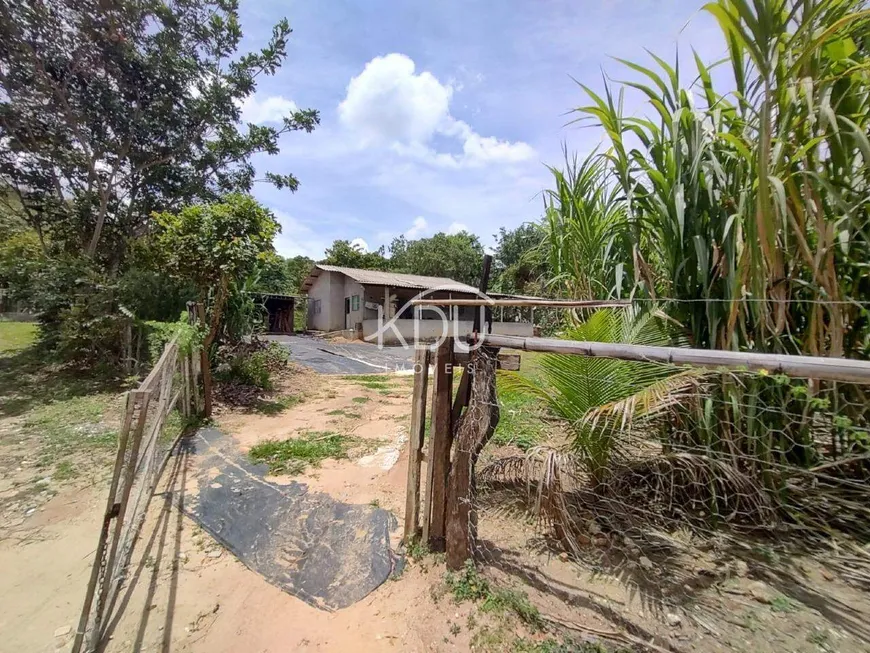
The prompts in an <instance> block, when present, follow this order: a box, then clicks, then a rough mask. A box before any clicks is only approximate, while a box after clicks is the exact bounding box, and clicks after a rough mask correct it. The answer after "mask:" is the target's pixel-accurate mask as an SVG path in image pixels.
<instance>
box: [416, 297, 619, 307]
mask: <svg viewBox="0 0 870 653" xmlns="http://www.w3.org/2000/svg"><path fill="white" fill-rule="evenodd" d="M410 304H411V306H490V307H492V306H521V307H530V306H531V307H535V306H544V307H551V308H628V307H629V306H631V302H629V301H626V300H622V299H611V300H599V299H592V300H585V299H584V300H580V299H545V298H538V297H535V298H530V299H449V298H444V299H433V298H431V297H427V298H425V299H422V298H420V299H412V300H411V302H410Z"/></svg>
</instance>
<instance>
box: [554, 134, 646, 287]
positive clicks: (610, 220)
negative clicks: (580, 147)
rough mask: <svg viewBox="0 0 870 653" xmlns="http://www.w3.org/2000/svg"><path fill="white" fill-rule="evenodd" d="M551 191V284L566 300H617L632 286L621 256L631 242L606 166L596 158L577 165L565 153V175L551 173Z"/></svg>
mask: <svg viewBox="0 0 870 653" xmlns="http://www.w3.org/2000/svg"><path fill="white" fill-rule="evenodd" d="M550 172H551V173H552V174H553V178H554V181H555V186H556V187H555V188H554V189H553V190H548V191H546V192H545V193H544V209H545V213H544V225H545V230H544V233H545V238H544V241H543V243H542V245H541V249H542V251H543V254H544V256H545V259H546V261H547V263H548V265H549V269H550V272H551V276H550V279H549V284H550V286H551V287H554V288H555V290H556V291H557V292H560V293H562V294H565V295H567V296H569V297H577V298H581V299H595V298H601V297H605V298H607V297H611V296H615V297H619V296H621V295H622V293H623V290H624V288H626V287H629V285H630V281H631V279H630V273H631V268H630V267H629V268H628V269H626V264H625V259H626V256H625V254H626V253H627V252H630V251H631V250H630V244H629V243H630V239H629V234H628V231H627V226H628V223H627V221H626V219H625V211H624V207H623V206H622V204H621V203H620V202H619V201H618V197H617V192H618V188H617V187H616V186H614V185H613V184H608V183H607V169H606V166H605V161H604V160H603V159H602V158H600V157H599V156H597V155H596V153H595V152H593V153H592V154H590V155H589V156H587V157H586V158H585V159H584V160H583V161H579V162H578V159H577V157H576V156H573V157H571V156H569V155H568V153H567V151H566V152H565V170H564V172H563V171H561V170H559V169H558V168H555V167H550Z"/></svg>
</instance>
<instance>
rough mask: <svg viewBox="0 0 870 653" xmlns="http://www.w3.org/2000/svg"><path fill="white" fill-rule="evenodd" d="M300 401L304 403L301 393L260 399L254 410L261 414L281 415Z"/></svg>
mask: <svg viewBox="0 0 870 653" xmlns="http://www.w3.org/2000/svg"><path fill="white" fill-rule="evenodd" d="M300 403H302V397H300V396H299V395H285V396H283V397H278V398H277V399H260V400H258V401H257V402H256V403H255V404H254V405H253V411H254V412H255V413H260V414H261V415H279V414H280V413H283V412H284V411H285V410H287V409H288V408H292V407H293V406H295V405H297V404H300Z"/></svg>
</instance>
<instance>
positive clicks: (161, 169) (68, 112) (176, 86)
mask: <svg viewBox="0 0 870 653" xmlns="http://www.w3.org/2000/svg"><path fill="white" fill-rule="evenodd" d="M237 5H238V3H237V0H189V1H186V2H171V1H170V2H117V3H110V4H107V3H104V2H101V1H99V0H46V1H43V2H38V3H24V2H22V3H19V2H15V3H9V2H3V3H0V71H2V74H0V176H2V181H3V183H4V185H5V186H7V187H8V188H9V189H10V191H11V192H12V194H13V195H14V197H15V198H16V199H17V200H18V202H19V203H20V204H21V206H22V207H23V215H24V217H25V219H26V220H27V222H28V223H29V224H30V225H31V226H32V227H33V228H34V229H35V231H36V232H37V234H38V236H39V238H40V240H41V241H42V243H43V246H45V245H46V242H47V241H50V242H51V243H52V244H53V245H54V246H55V247H56V248H58V249H61V250H63V251H65V252H67V253H72V254H84V255H86V256H88V257H91V258H93V257H99V258H100V259H101V260H105V262H106V263H108V264H109V266H110V267H113V268H117V266H118V263H119V262H121V261H122V260H123V257H124V254H125V252H126V248H127V245H128V241H129V239H130V238H131V237H136V236H139V235H141V234H143V233H145V232H147V230H148V229H149V227H150V216H151V214H152V213H153V212H154V211H167V210H172V209H177V208H179V207H181V206H183V205H184V204H187V203H195V202H203V201H214V200H216V199H218V198H220V197H221V196H222V195H225V194H227V193H232V192H248V191H250V189H251V187H252V184H253V183H254V182H255V181H260V180H264V181H270V182H272V183H274V184H275V185H277V186H279V187H282V188H288V189H290V190H296V188H297V186H298V181H297V179H296V178H295V177H294V176H293V175H290V174H284V175H277V174H272V173H268V172H266V173H262V174H259V175H258V174H257V172H256V170H255V168H254V166H253V165H252V163H251V157H252V155H254V154H256V153H267V154H276V153H277V152H278V139H279V137H280V136H281V135H282V134H284V133H287V132H292V131H299V130H303V131H311V130H312V129H314V127H315V126H316V125H317V123H318V122H319V116H318V113H317V111H314V110H297V111H293V112H291V113H289V114H288V115H287V116H285V117H284V118H283V120H282V121H281V122H280V124H278V125H276V126H271V125H255V124H247V125H241V124H240V120H241V117H242V113H241V106H242V103H243V101H244V100H245V99H246V98H248V97H249V96H251V94H253V92H254V91H255V89H256V85H257V78H258V77H259V76H261V75H271V74H274V73H275V71H276V70H278V68H279V67H280V66H281V64H282V62H283V60H284V58H285V56H286V45H287V40H288V38H289V36H290V33H291V30H290V26H289V24H288V22H287V20H286V19H285V20H281V21H280V22H279V23H278V24H277V25H275V27H274V29H273V31H272V36H271V38H270V39H269V42H268V43H267V44H266V45H265V46H264V47H263V48H262V49H261V50H259V51H255V52H249V53H246V54H243V55H242V56H240V57H237V58H235V59H233V58H232V57H233V55H234V54H235V53H236V51H237V49H238V47H239V44H240V42H241V39H242V30H241V26H240V24H239V19H238V12H237Z"/></svg>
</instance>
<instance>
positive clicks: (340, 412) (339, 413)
mask: <svg viewBox="0 0 870 653" xmlns="http://www.w3.org/2000/svg"><path fill="white" fill-rule="evenodd" d="M326 414H327V415H329V416H330V417H347V418H348V419H359V418H360V417H362V415H361V414H360V413H355V412H353V411H351V410H345V409H344V408H336V409H335V410H330V411H329V412H328V413H326Z"/></svg>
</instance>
